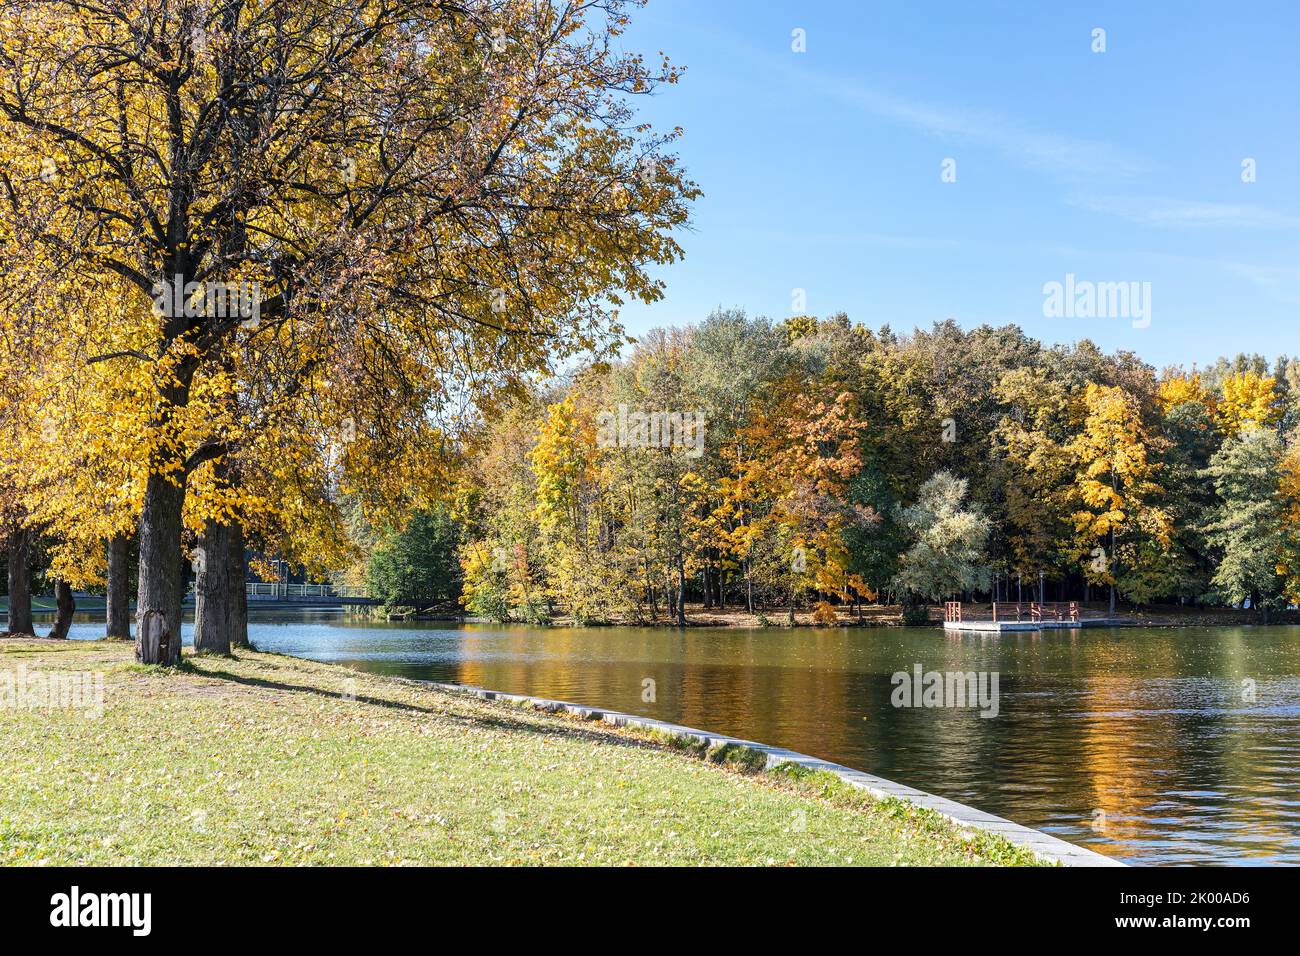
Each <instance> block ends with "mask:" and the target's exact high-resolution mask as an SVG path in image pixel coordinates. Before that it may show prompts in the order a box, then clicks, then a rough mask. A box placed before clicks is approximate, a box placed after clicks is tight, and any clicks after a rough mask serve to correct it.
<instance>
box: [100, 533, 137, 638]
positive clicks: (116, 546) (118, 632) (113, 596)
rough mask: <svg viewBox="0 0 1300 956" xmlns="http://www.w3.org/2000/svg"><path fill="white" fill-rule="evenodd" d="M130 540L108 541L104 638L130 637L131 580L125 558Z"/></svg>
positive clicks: (118, 537) (122, 537) (117, 539)
mask: <svg viewBox="0 0 1300 956" xmlns="http://www.w3.org/2000/svg"><path fill="white" fill-rule="evenodd" d="M130 545H131V542H130V539H129V538H127V536H126V535H124V534H119V535H116V536H114V537H112V538H110V539H109V540H108V588H107V605H108V607H107V623H106V625H105V636H106V637H110V638H114V637H116V638H129V637H130V636H131V587H130V585H131V580H130V568H129V566H128V563H127V558H128V555H129V551H130Z"/></svg>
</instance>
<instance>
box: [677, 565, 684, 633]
mask: <svg viewBox="0 0 1300 956" xmlns="http://www.w3.org/2000/svg"><path fill="white" fill-rule="evenodd" d="M677 626H678V627H685V626H686V563H685V561H683V560H682V556H681V554H680V553H678V555H677Z"/></svg>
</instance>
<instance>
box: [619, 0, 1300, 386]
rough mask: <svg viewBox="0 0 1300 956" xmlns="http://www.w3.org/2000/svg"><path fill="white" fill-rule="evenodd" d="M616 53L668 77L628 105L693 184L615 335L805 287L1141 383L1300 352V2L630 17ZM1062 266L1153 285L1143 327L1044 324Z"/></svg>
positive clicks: (769, 4)
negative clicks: (1180, 367) (1083, 360)
mask: <svg viewBox="0 0 1300 956" xmlns="http://www.w3.org/2000/svg"><path fill="white" fill-rule="evenodd" d="M1095 28H1102V29H1104V30H1105V31H1106V33H1105V42H1106V50H1105V52H1104V53H1094V52H1093V50H1092V46H1093V42H1094V40H1093V30H1094V29H1095ZM795 29H802V30H803V31H805V36H806V52H803V53H796V52H794V51H793V50H792V49H791V44H792V31H793V30H795ZM625 45H626V46H627V48H628V49H633V50H638V51H640V52H644V53H646V54H647V55H649V56H651V57H652V56H653V54H655V53H656V52H657V51H659V50H662V51H664V52H665V53H667V54H668V55H669V56H670V57H671V58H672V59H673V60H674V61H675V62H677V63H680V64H682V65H684V66H686V67H687V74H686V77H685V78H684V79H683V80H682V82H681V83H680V84H678V85H677V86H674V87H669V88H667V89H666V90H665V91H663V92H662V93H660V94H659V95H657V96H655V97H654V98H653V99H648V100H642V101H640V102H641V104H642V105H641V109H642V115H643V116H645V117H646V118H648V119H650V120H651V121H652V122H654V123H655V124H656V125H657V126H660V127H665V126H668V127H671V126H674V125H680V126H682V127H683V128H684V132H685V135H684V137H683V139H682V141H681V143H680V146H679V153H680V155H681V157H682V159H683V160H684V162H685V164H686V166H687V168H688V170H689V173H690V175H691V177H692V178H693V179H694V180H695V181H696V182H698V183H699V185H700V186H701V188H702V189H703V190H704V197H703V198H702V199H701V200H699V202H698V203H697V205H696V207H695V210H694V215H693V227H692V230H691V231H689V232H684V233H682V234H681V235H680V237H679V239H680V241H681V243H682V245H683V246H684V247H685V250H686V258H685V260H684V261H683V262H679V263H677V264H674V265H672V266H668V267H665V268H662V269H659V270H657V274H658V275H659V276H660V277H661V278H662V279H664V280H665V281H666V283H667V295H666V297H665V299H664V300H663V301H661V302H658V303H655V304H654V305H652V306H648V307H647V306H643V305H641V304H639V303H636V304H632V305H629V306H628V307H627V308H625V309H624V311H623V320H624V322H625V324H626V325H627V326H628V329H629V331H630V332H632V334H636V333H638V332H643V331H645V330H647V329H649V328H651V327H653V326H657V325H684V324H688V323H691V322H697V321H699V320H701V319H703V318H704V317H705V316H706V315H707V314H708V313H709V312H710V311H711V310H712V309H714V308H715V307H718V306H724V307H730V306H740V307H743V308H745V309H746V310H747V311H748V312H750V313H751V314H765V315H769V316H772V317H773V318H782V317H785V316H787V315H790V314H791V312H792V299H793V296H794V291H793V290H795V289H802V290H804V292H805V295H806V303H807V304H806V308H805V309H804V310H803V311H806V312H808V313H810V314H815V315H826V314H829V313H831V312H835V311H839V310H843V311H845V312H847V313H848V314H849V315H850V317H852V318H853V319H855V320H857V321H861V322H865V323H867V324H869V325H871V326H873V327H877V326H879V325H881V324H884V323H889V324H890V325H891V326H892V327H893V328H894V329H895V330H900V331H901V330H910V329H911V328H912V327H913V326H915V325H922V326H928V325H929V324H930V323H931V322H934V321H938V320H943V319H945V318H949V317H951V318H954V319H956V321H957V322H959V323H960V324H962V325H963V326H968V327H969V326H974V325H978V324H981V323H990V324H993V325H1000V324H1003V323H1007V322H1014V323H1016V324H1018V325H1020V326H1022V327H1023V328H1024V329H1025V330H1026V331H1027V332H1028V333H1029V334H1031V335H1033V336H1035V337H1037V338H1040V339H1042V340H1044V341H1046V342H1061V341H1074V340H1076V339H1079V338H1083V337H1088V338H1091V339H1093V340H1094V341H1095V342H1097V343H1098V344H1099V345H1101V346H1102V347H1103V348H1105V349H1107V350H1113V349H1118V348H1126V349H1131V350H1133V351H1135V352H1137V353H1138V354H1139V355H1141V356H1142V357H1143V358H1144V359H1146V360H1147V361H1149V362H1151V363H1152V364H1154V365H1156V366H1157V367H1160V366H1162V365H1164V364H1167V363H1183V364H1190V363H1191V362H1193V361H1195V362H1198V363H1201V364H1204V363H1206V362H1208V361H1211V360H1213V359H1214V358H1215V357H1216V356H1218V355H1220V354H1235V353H1236V352H1239V351H1246V352H1262V353H1264V354H1267V355H1270V356H1272V355H1276V354H1278V353H1281V352H1287V353H1290V354H1295V353H1297V352H1300V336H1297V335H1296V334H1295V331H1296V329H1297V326H1298V325H1300V54H1298V53H1297V50H1298V49H1300V4H1295V3H1292V2H1270V3H1262V2H1261V3H1250V2H1245V3H1240V2H1239V3H1226V2H1225V3H1218V4H1211V3H1197V2H1179V3H1172V2H1169V3H1141V4H1138V3H1113V4H1111V3H1055V2H1053V3H1029V2H1025V3H1015V4H1013V3H983V2H982V3H964V2H963V3H958V2H949V3H926V2H906V3H897V2H891V3H884V2H848V0H834V2H832V0H821V2H805V3H796V2H777V0H766V2H760V0H751V2H730V0H727V2H722V0H709V2H704V0H693V2H687V0H650V4H649V6H648V7H646V8H645V9H644V10H642V11H640V12H639V13H638V14H637V15H636V16H635V18H634V22H633V26H632V29H631V30H630V31H629V33H628V35H627V36H626V38H625ZM946 159H952V160H955V163H956V165H955V169H956V182H947V183H946V182H943V181H942V180H941V171H942V167H943V163H944V161H945V160H946ZM1245 159H1253V160H1254V163H1255V171H1256V181H1255V182H1253V183H1243V182H1242V162H1243V160H1245ZM1067 273H1072V274H1074V275H1075V277H1076V280H1082V281H1092V282H1136V283H1150V303H1149V304H1150V320H1151V321H1150V324H1149V325H1147V326H1146V327H1144V328H1135V327H1134V322H1132V321H1130V320H1129V319H1128V318H1082V317H1074V318H1046V317H1044V308H1043V303H1044V292H1043V286H1044V284H1045V283H1048V282H1053V281H1056V282H1062V283H1063V282H1064V281H1065V277H1066V275H1067ZM1138 324H1139V325H1140V324H1141V323H1138Z"/></svg>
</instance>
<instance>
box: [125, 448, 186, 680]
mask: <svg viewBox="0 0 1300 956" xmlns="http://www.w3.org/2000/svg"><path fill="white" fill-rule="evenodd" d="M184 506H185V489H184V487H177V486H176V485H174V484H172V482H171V481H169V480H168V479H167V478H166V477H164V476H162V475H159V474H157V473H154V474H151V475H150V476H149V483H148V484H147V485H146V486H145V494H144V510H143V511H142V512H141V514H140V589H139V591H138V592H137V594H136V600H135V618H136V621H135V659H136V660H137V661H139V662H140V663H142V664H162V665H164V666H167V667H174V666H176V665H177V664H179V663H180V661H181V596H182V590H183V588H184V582H185V577H184V574H183V573H182V566H181V547H180V541H181V511H182V510H183V508H184Z"/></svg>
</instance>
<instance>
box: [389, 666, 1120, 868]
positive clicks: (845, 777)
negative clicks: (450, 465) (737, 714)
mask: <svg viewBox="0 0 1300 956" xmlns="http://www.w3.org/2000/svg"><path fill="white" fill-rule="evenodd" d="M412 683H418V684H425V685H427V686H430V687H436V688H437V689H439V690H443V691H448V692H450V693H456V694H467V695H470V696H472V697H477V698H479V699H480V700H486V701H496V700H500V701H508V702H510V703H513V704H518V705H527V706H531V707H534V708H536V709H538V710H545V711H548V712H556V711H563V712H565V713H568V714H571V715H572V716H575V717H579V718H581V719H583V720H593V721H594V720H599V721H603V722H604V723H607V724H611V725H613V726H615V727H631V728H634V729H639V730H648V731H651V732H654V733H661V734H666V735H668V736H670V737H679V738H685V739H686V740H688V741H692V742H695V743H697V744H698V745H700V746H703V747H706V748H708V749H710V750H712V749H714V748H723V747H743V748H746V749H748V750H754V751H758V752H759V753H761V754H763V755H764V756H765V757H766V761H767V762H766V765H765V767H764V769H766V770H771V769H773V768H774V767H777V766H780V765H781V764H787V763H789V764H795V765H797V766H800V767H804V768H806V769H808V770H812V771H820V772H823V773H829V774H832V775H834V776H835V777H838V778H839V779H840V780H841V781H843V782H844V783H846V784H848V785H849V786H851V787H855V788H857V789H859V790H865V791H866V792H867V793H869V794H871V796H872V797H874V798H875V799H877V800H885V799H889V798H891V797H892V798H894V799H898V800H905V801H907V802H909V803H912V804H915V805H916V806H919V807H922V808H924V809H926V810H933V811H934V812H936V813H938V814H939V815H940V816H942V817H944V818H945V819H946V820H948V821H949V822H950V823H952V824H954V825H955V826H958V827H966V828H973V829H977V830H982V831H984V832H986V833H989V834H992V835H995V836H999V837H1002V838H1003V839H1005V840H1008V841H1010V842H1012V843H1015V844H1016V845H1017V846H1021V847H1023V848H1024V849H1026V850H1028V851H1030V852H1031V853H1033V854H1034V855H1035V856H1037V857H1038V858H1039V859H1041V860H1043V861H1044V862H1047V863H1057V864H1060V865H1062V866H1071V867H1078V866H1082V867H1094V866H1095V867H1127V866H1128V864H1127V863H1125V862H1123V861H1122V860H1118V859H1115V858H1114V857H1110V856H1106V855H1105V854H1103V853H1098V852H1097V851H1095V850H1089V849H1087V848H1086V847H1082V846H1079V845H1078V844H1075V843H1070V842H1069V841H1067V840H1062V839H1060V838H1059V837H1054V836H1052V835H1051V834H1049V833H1044V832H1043V831H1042V830H1036V829H1034V828H1033V827H1027V826H1024V825H1023V824H1019V823H1016V822H1014V821H1012V820H1008V819H1006V818H1005V817H999V816H996V815H995V814H992V813H989V812H987V811H985V810H980V809H978V808H976V807H971V806H968V805H966V804H964V803H958V802H957V801H955V800H950V799H948V798H947V797H941V796H938V795H937V794H933V793H929V792H927V791H925V790H918V789H916V788H915V787H909V786H907V785H906V784H901V783H897V782H896V781H893V780H887V779H886V778H884V777H878V776H876V775H875V774H870V773H867V772H866V771H864V770H855V769H853V768H852V767H846V766H844V765H843V764H837V763H833V762H832V761H829V760H823V759H822V758H820V757H814V756H811V755H809V754H804V753H800V752H798V751H796V750H788V749H786V748H784V747H776V746H773V745H772V744H764V743H759V742H758V741H755V740H746V739H744V738H742V737H730V736H727V735H726V734H717V733H713V732H712V731H707V730H699V729H697V728H694V727H686V726H683V725H682V724H674V723H670V722H668V721H664V720H658V719H656V718H654V717H642V716H640V715H637V714H625V713H622V712H621V711H616V710H610V709H608V708H605V707H591V706H588V705H586V704H574V703H571V702H569V701H563V700H552V699H550V698H546V697H533V696H531V695H528V694H512V693H507V692H505V691H497V690H488V689H485V688H482V687H474V686H471V685H468V684H448V683H445V682H442V681H412Z"/></svg>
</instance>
